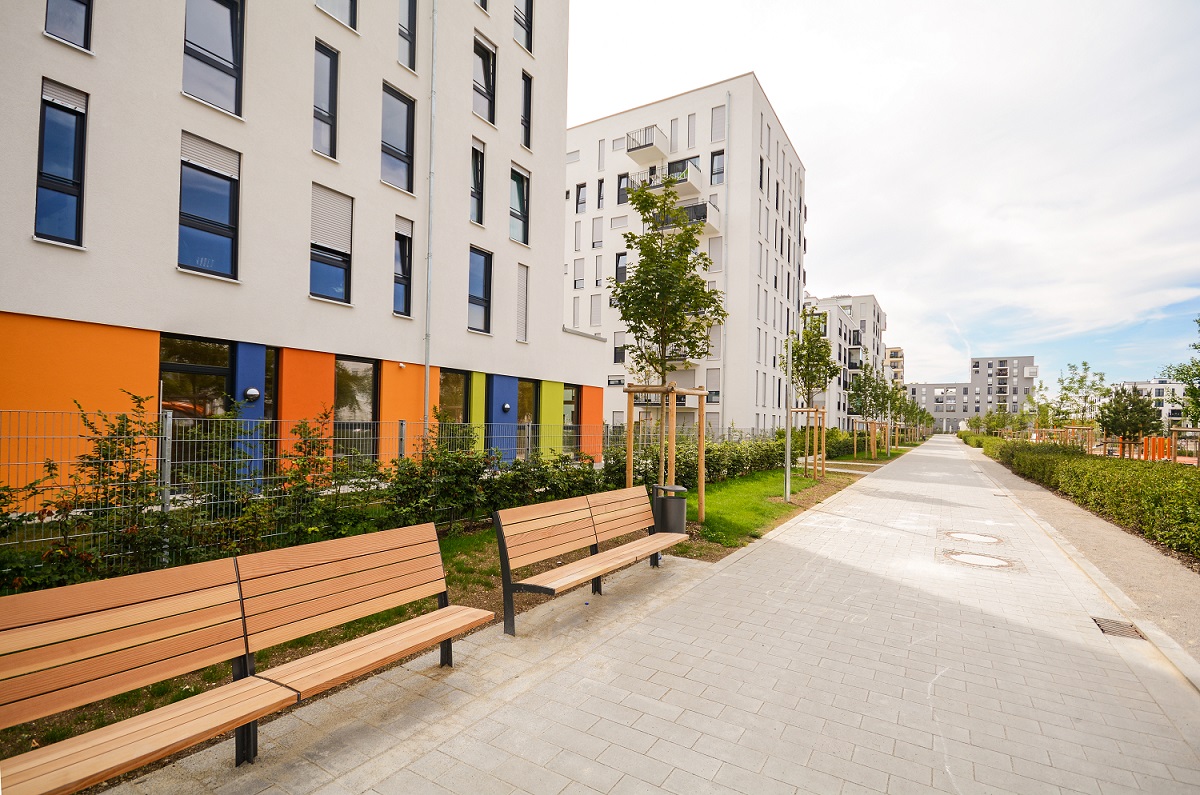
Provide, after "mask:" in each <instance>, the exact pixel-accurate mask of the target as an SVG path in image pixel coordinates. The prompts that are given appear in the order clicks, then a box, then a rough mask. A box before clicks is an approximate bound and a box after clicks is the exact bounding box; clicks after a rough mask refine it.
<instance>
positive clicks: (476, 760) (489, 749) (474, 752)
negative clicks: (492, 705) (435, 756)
mask: <svg viewBox="0 0 1200 795" xmlns="http://www.w3.org/2000/svg"><path fill="white" fill-rule="evenodd" d="M508 731H511V729H509V730H508ZM509 748H510V746H508V745H507V744H505V743H503V742H496V741H494V740H492V741H485V740H480V739H478V738H476V737H472V736H471V735H470V734H467V733H466V732H463V733H461V734H458V735H455V736H454V737H451V738H450V739H448V740H447V741H446V742H444V743H441V744H440V745H439V746H438V751H439V752H440V753H443V754H445V755H446V756H448V757H450V758H451V759H456V760H458V761H459V762H465V763H467V764H468V765H471V766H472V767H474V768H477V769H479V770H483V771H492V770H495V769H496V768H497V767H499V766H500V765H501V764H503V763H504V762H505V761H507V760H508V758H509V756H510V755H511V754H510V752H509Z"/></svg>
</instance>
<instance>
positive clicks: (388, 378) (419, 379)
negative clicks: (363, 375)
mask: <svg viewBox="0 0 1200 795" xmlns="http://www.w3.org/2000/svg"><path fill="white" fill-rule="evenodd" d="M440 374H441V370H440V368H437V367H430V368H429V401H430V405H431V406H436V405H437V402H438V386H439V383H438V382H439V378H440ZM424 413H425V368H424V367H423V366H422V365H419V364H411V363H407V364H406V363H401V362H389V361H383V362H380V363H379V419H380V421H381V422H382V423H383V426H382V427H385V428H388V427H398V426H399V423H400V422H401V421H403V422H404V423H406V425H405V445H404V447H405V452H406V453H407V454H409V455H411V454H412V453H413V451H414V450H416V446H417V444H418V442H419V441H420V438H421V434H422V432H423V425H422V420H423V418H424ZM388 423H396V425H395V426H389V425H388ZM380 437H381V438H380V440H379V460H380V461H383V462H387V461H391V460H392V459H393V458H396V457H397V456H398V455H399V454H400V449H399V445H398V443H397V441H398V434H391V433H385V434H381V435H380Z"/></svg>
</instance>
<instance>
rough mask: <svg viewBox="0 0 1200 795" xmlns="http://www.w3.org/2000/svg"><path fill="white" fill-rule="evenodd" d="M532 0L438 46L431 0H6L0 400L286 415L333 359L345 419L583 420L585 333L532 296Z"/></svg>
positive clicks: (455, 19) (535, 104) (592, 402)
mask: <svg viewBox="0 0 1200 795" xmlns="http://www.w3.org/2000/svg"><path fill="white" fill-rule="evenodd" d="M534 3H535V0H516V1H515V2H514V0H486V1H485V0H476V2H466V1H465V0H464V2H457V3H441V4H440V5H439V6H438V11H437V13H438V15H439V16H438V20H437V25H436V37H435V25H434V19H433V6H434V4H433V3H431V2H429V1H428V0H398V2H390V3H374V2H370V3H368V2H357V0H316V2H313V0H290V1H289V2H284V1H283V0H256V1H251V2H246V1H245V0H172V1H171V2H163V3H158V4H155V5H154V9H153V12H152V13H151V12H148V11H147V8H146V7H145V6H144V5H143V4H138V3H122V2H111V3H110V2H104V3H87V2H82V1H81V0H40V1H38V2H35V1H34V0H25V1H23V2H16V3H9V4H6V5H5V8H4V12H3V17H4V19H3V24H2V25H0V52H3V56H0V57H2V58H3V64H4V73H5V79H6V88H5V92H6V93H5V96H6V98H7V102H6V106H7V112H6V113H5V114H4V116H3V119H2V120H0V133H2V137H3V139H4V142H5V157H4V158H3V159H2V160H0V240H2V241H3V246H4V250H5V257H4V259H3V263H2V264H0V338H2V339H4V340H5V344H4V345H3V346H0V348H2V349H3V352H0V384H3V386H0V408H14V409H66V410H70V409H72V408H73V406H72V403H71V401H72V400H74V399H79V400H80V401H81V402H82V403H84V404H85V405H86V406H87V407H88V408H91V409H113V408H122V407H124V406H126V405H127V402H126V401H125V399H124V396H123V395H121V394H120V393H119V390H121V389H128V390H130V391H133V392H135V393H137V394H142V395H152V396H156V397H157V398H158V400H159V401H160V402H161V403H162V404H164V405H165V404H168V403H172V404H175V405H180V406H181V405H183V403H187V404H188V405H189V407H190V409H189V410H190V411H192V412H194V415H195V416H202V415H203V414H205V413H210V412H211V411H213V410H216V409H215V408H214V407H217V406H219V404H221V403H222V402H223V401H224V399H225V396H231V397H233V398H235V399H241V397H242V396H243V395H244V394H245V393H246V390H248V389H251V388H253V389H257V390H259V391H260V392H261V393H262V394H263V396H264V399H263V400H261V401H258V402H257V403H255V404H250V405H248V406H247V413H248V414H249V416H251V417H255V416H268V417H270V416H272V415H273V416H274V417H277V418H282V419H299V418H303V417H311V416H313V415H314V413H316V412H319V411H320V410H321V408H322V407H323V406H325V407H336V408H337V410H338V411H339V412H341V411H342V410H343V408H344V404H345V401H343V400H342V398H341V396H340V393H339V392H338V391H337V390H338V389H339V388H340V384H341V383H342V380H341V379H340V376H341V374H342V373H344V372H345V373H351V374H353V375H354V376H356V377H358V378H359V383H368V382H369V385H370V388H369V389H363V390H360V394H358V395H357V397H356V399H355V400H354V401H351V402H352V403H353V404H354V407H353V409H352V410H351V411H350V413H351V414H354V415H355V417H354V418H356V419H360V420H370V419H376V420H393V419H406V420H410V421H416V422H419V421H420V420H421V419H422V418H424V417H427V416H429V415H430V413H431V411H432V408H433V407H436V406H438V405H441V407H442V408H443V409H448V410H449V411H450V412H451V414H452V416H453V417H454V418H455V419H459V420H462V421H469V422H491V423H502V422H516V421H518V419H519V420H520V421H522V422H528V421H534V422H536V421H539V420H540V421H542V422H552V423H553V424H560V423H566V424H578V423H586V422H593V423H599V422H600V421H601V417H602V412H601V408H602V404H601V400H602V397H601V390H600V388H599V378H600V377H601V376H599V375H597V373H603V367H604V365H603V361H604V359H605V357H606V356H607V355H608V354H610V353H611V352H610V351H609V350H608V347H607V344H606V343H604V342H603V341H600V340H596V339H591V338H586V339H585V338H583V337H581V336H579V335H573V334H569V333H566V332H565V331H564V329H563V328H562V323H561V321H560V318H559V316H558V313H557V312H553V313H546V312H538V311H536V308H537V307H546V306H553V305H556V304H557V302H558V301H560V300H561V287H560V285H559V279H558V267H559V256H560V255H559V252H560V251H561V250H562V248H563V242H562V241H563V228H562V222H561V204H560V202H559V198H558V190H559V188H558V185H559V184H560V182H561V180H562V153H563V151H564V150H565V148H566V145H565V129H566V123H565V107H566V91H567V84H566V71H567V54H566V50H567V22H568V20H567V5H566V4H565V3H551V2H537V9H536V13H535V9H534ZM435 87H436V93H435V92H434V88H435ZM743 134H744V133H743ZM435 162H436V171H435V169H434V163H435ZM435 175H436V176H435ZM531 307H532V308H533V311H531ZM181 351H182V353H181ZM201 352H203V353H204V355H205V356H209V358H207V359H205V361H204V362H198V361H193V359H194V358H195V357H197V356H200V353H201ZM197 368H199V369H197ZM181 372H184V373H190V374H191V375H197V374H199V375H203V376H205V377H209V381H210V383H209V384H208V385H207V386H206V387H205V390H206V392H205V395H203V396H202V397H201V399H197V398H196V395H194V394H192V395H183V394H170V392H171V390H172V389H174V387H175V384H176V383H177V381H178V380H179V379H176V378H174V377H171V374H173V373H181ZM193 380H194V379H193ZM160 383H161V384H162V385H163V387H162V391H160Z"/></svg>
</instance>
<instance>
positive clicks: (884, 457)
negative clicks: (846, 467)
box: [780, 447, 908, 489]
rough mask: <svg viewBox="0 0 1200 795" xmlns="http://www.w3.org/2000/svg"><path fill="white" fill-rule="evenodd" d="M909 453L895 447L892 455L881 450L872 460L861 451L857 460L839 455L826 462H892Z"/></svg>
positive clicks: (851, 456)
mask: <svg viewBox="0 0 1200 795" xmlns="http://www.w3.org/2000/svg"><path fill="white" fill-rule="evenodd" d="M907 452H908V450H907V449H900V448H898V447H893V448H892V453H891V455H888V454H887V453H885V452H884V451H883V450H882V449H881V450H880V451H879V453H878V455H876V456H875V458H871V454H870V453H864V452H863V451H862V450H859V451H858V457H857V458H855V457H854V456H853V455H839V456H836V457H830V458H828V459H826V460H828V461H867V462H871V461H890V460H892V459H893V458H899V457H900V456H902V455H904V454H905V453H907ZM780 488H781V489H782V488H783V487H782V486H780Z"/></svg>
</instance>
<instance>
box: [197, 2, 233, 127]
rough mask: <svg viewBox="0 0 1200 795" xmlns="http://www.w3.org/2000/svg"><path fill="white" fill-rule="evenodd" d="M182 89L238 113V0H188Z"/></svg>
mask: <svg viewBox="0 0 1200 795" xmlns="http://www.w3.org/2000/svg"><path fill="white" fill-rule="evenodd" d="M183 90H184V93H186V94H190V95H191V96H193V97H196V98H197V99H202V100H204V101H205V102H207V103H209V104H211V105H215V106H217V107H218V108H221V109H222V110H227V111H229V112H230V113H232V114H234V115H241V112H242V20H241V3H240V2H238V0H187V13H186V18H185V21H184V33H183Z"/></svg>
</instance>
